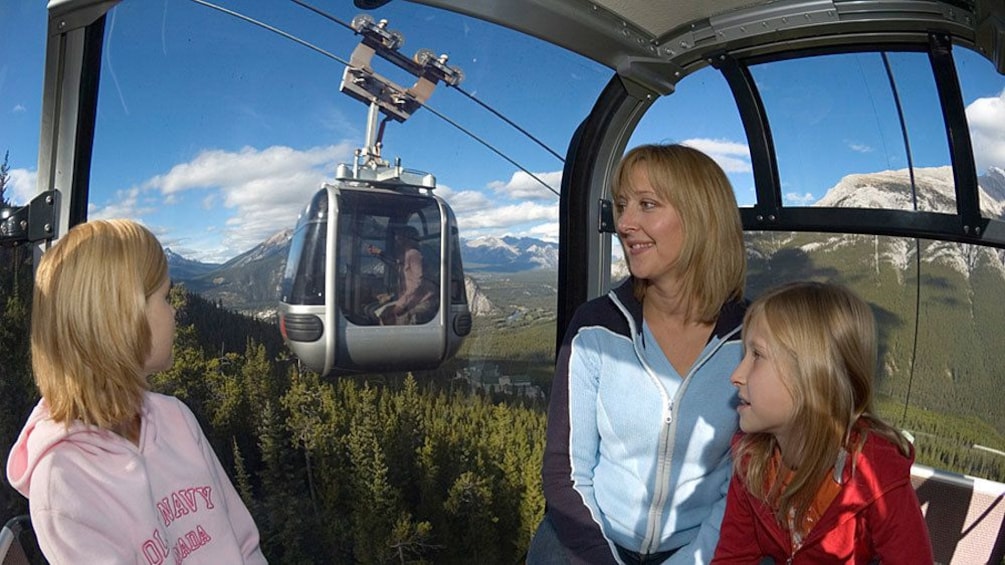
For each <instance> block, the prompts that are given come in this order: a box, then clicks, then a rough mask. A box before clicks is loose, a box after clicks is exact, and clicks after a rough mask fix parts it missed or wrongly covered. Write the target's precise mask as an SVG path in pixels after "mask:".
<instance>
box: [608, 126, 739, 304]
mask: <svg viewBox="0 0 1005 565" xmlns="http://www.w3.org/2000/svg"><path fill="white" fill-rule="evenodd" d="M637 167H645V170H646V172H647V174H648V175H649V182H650V184H651V185H652V187H653V189H655V190H656V193H657V194H658V195H659V197H660V198H661V199H664V200H666V201H667V202H669V203H670V204H671V205H672V206H673V207H674V208H675V209H676V210H677V213H678V214H679V215H680V219H681V224H682V226H683V228H684V244H683V247H682V249H681V253H680V258H679V259H678V260H677V262H676V263H675V264H674V265H673V270H674V273H675V274H676V275H677V277H678V279H679V280H680V281H681V289H680V290H681V295H682V296H684V297H686V298H685V299H686V300H687V304H686V306H687V310H688V312H689V316H693V318H694V319H696V321H701V322H711V321H713V320H715V318H716V317H717V316H718V314H719V311H720V310H721V309H722V305H723V304H725V303H726V301H727V300H729V299H735V300H739V299H741V298H743V287H744V284H745V280H746V272H747V257H746V251H745V249H744V246H743V225H742V223H741V221H740V210H739V208H738V207H737V205H736V195H734V194H733V188H732V186H731V185H730V184H729V179H728V178H727V177H726V173H725V172H723V170H722V168H721V167H719V165H718V164H717V163H716V162H715V161H713V160H712V158H711V157H709V156H708V155H706V154H704V153H702V152H701V151H698V150H697V149H693V148H691V147H687V146H685V145H640V146H638V147H635V148H634V149H632V150H631V151H629V152H628V153H626V154H625V156H624V157H623V158H622V159H621V163H620V164H619V165H618V169H617V171H616V172H615V175H614V180H613V183H612V185H611V192H612V195H613V196H614V198H615V199H619V198H622V197H623V196H625V193H626V192H628V191H630V190H632V186H631V175H632V173H633V172H634V171H635V169H636V168H637ZM634 284H635V287H634V291H635V297H636V298H638V299H639V301H642V300H643V299H644V297H645V292H646V288H647V287H648V284H649V283H648V281H645V280H641V279H635V283H634Z"/></svg>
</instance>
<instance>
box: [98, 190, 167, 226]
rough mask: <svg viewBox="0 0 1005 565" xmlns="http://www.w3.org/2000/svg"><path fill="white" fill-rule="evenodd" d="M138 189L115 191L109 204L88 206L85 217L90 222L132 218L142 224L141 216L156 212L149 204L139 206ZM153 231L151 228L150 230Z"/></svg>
mask: <svg viewBox="0 0 1005 565" xmlns="http://www.w3.org/2000/svg"><path fill="white" fill-rule="evenodd" d="M140 193H141V190H140V188H139V187H133V188H129V189H126V190H117V191H115V198H113V199H112V201H111V203H110V204H107V205H105V206H101V207H98V206H96V205H95V204H93V203H91V204H88V207H87V217H88V218H89V219H92V220H104V219H110V218H132V219H135V220H137V221H140V222H142V221H143V220H142V218H143V216H145V215H146V214H149V213H151V212H153V211H154V210H156V207H155V206H151V205H150V204H149V203H148V204H147V205H146V206H143V205H141V204H140ZM151 230H153V228H151Z"/></svg>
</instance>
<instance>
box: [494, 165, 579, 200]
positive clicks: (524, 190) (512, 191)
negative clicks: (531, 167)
mask: <svg viewBox="0 0 1005 565" xmlns="http://www.w3.org/2000/svg"><path fill="white" fill-rule="evenodd" d="M534 176H536V177H537V178H538V179H541V181H543V182H544V183H545V184H547V185H548V186H549V187H551V188H552V189H553V190H554V191H555V192H552V191H551V190H548V188H546V187H545V186H543V185H542V184H541V183H540V182H538V180H537V179H535V178H533V177H531V176H530V175H529V174H527V173H525V172H524V171H516V172H515V173H513V176H512V177H510V179H509V182H505V183H503V182H500V181H493V182H491V183H489V188H491V189H492V190H494V191H495V192H496V193H497V194H504V195H506V196H509V197H510V198H515V199H518V200H524V199H535V200H541V199H552V200H553V199H555V198H557V196H555V193H556V192H559V191H561V189H562V171H554V172H550V173H534Z"/></svg>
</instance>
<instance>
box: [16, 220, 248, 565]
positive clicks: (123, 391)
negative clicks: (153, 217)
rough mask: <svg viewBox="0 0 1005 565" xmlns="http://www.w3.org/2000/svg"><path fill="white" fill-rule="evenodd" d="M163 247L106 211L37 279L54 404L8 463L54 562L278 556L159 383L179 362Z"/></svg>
mask: <svg viewBox="0 0 1005 565" xmlns="http://www.w3.org/2000/svg"><path fill="white" fill-rule="evenodd" d="M169 288H170V281H169V279H168V270H167V262H166V259H165V256H164V252H163V250H162V248H161V245H160V243H159V242H158V241H157V239H156V238H155V237H154V235H153V234H151V233H150V232H149V231H148V230H147V229H146V228H144V227H142V226H140V225H139V224H137V223H135V222H132V221H128V220H107V221H100V220H98V221H92V222H88V223H84V224H80V225H78V226H76V227H74V228H73V229H71V230H69V232H68V233H67V234H66V236H65V237H64V238H63V239H62V240H60V241H59V242H58V243H57V244H56V245H55V246H54V247H53V248H52V249H50V250H49V251H48V252H46V253H45V254H44V255H43V256H42V259H41V261H40V263H39V265H38V270H37V273H36V277H35V291H34V302H33V306H32V323H31V353H32V369H33V370H34V374H35V383H36V384H37V386H38V389H39V391H40V393H41V395H42V399H41V401H40V402H39V403H38V405H37V406H36V407H35V409H34V410H33V411H32V413H31V415H30V416H29V417H28V422H27V423H26V424H25V427H24V429H23V430H22V431H21V434H20V436H19V437H18V440H17V443H15V445H14V447H13V449H12V451H11V453H10V456H9V458H8V460H7V477H8V479H9V480H10V483H11V484H12V485H13V486H14V488H16V489H17V490H18V491H19V492H20V493H21V494H23V495H24V496H26V497H27V498H28V505H29V509H30V512H31V519H32V525H33V526H34V528H35V531H36V534H37V537H38V541H39V545H40V546H41V548H42V552H43V553H44V554H45V556H46V558H47V559H48V560H49V562H50V563H54V564H64V563H101V564H120V563H121V564H126V563H128V564H137V563H138V564H148V565H157V564H161V563H181V562H184V563H186V564H187V565H196V564H207V565H208V564H221V563H227V564H242V563H243V564H249V565H250V564H254V565H258V564H264V563H266V560H265V557H264V556H263V555H262V552H261V549H260V548H259V539H258V529H257V528H256V527H255V523H254V521H253V520H252V517H251V514H250V513H249V512H248V510H247V508H246V507H245V505H244V503H243V502H242V501H241V499H240V497H239V496H238V494H237V492H236V491H235V489H234V487H233V485H232V484H231V482H230V480H229V479H228V477H227V475H226V473H225V472H224V470H223V468H222V467H221V465H220V462H219V460H218V459H217V457H216V455H215V453H214V452H213V449H212V447H211V446H210V444H209V442H208V441H207V439H206V437H205V435H204V434H203V432H202V430H201V428H200V427H199V424H198V422H197V421H196V419H195V417H194V416H193V415H192V412H191V411H190V410H189V409H188V407H186V406H185V405H184V404H182V402H181V401H179V400H177V399H176V398H173V397H169V396H164V395H160V394H156V393H153V392H150V391H149V390H148V389H149V385H148V383H147V376H148V375H150V374H152V373H155V372H158V371H163V370H165V369H167V368H168V367H170V366H171V362H172V345H173V342H174V332H175V321H174V308H172V306H171V304H170V303H169V302H168V290H169Z"/></svg>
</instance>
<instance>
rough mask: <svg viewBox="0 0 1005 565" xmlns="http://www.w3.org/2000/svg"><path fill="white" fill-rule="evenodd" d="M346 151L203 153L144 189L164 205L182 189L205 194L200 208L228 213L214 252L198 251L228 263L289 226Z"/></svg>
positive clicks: (341, 147) (334, 148)
mask: <svg viewBox="0 0 1005 565" xmlns="http://www.w3.org/2000/svg"><path fill="white" fill-rule="evenodd" d="M352 151H353V147H351V146H350V145H349V144H347V143H346V144H340V145H332V146H327V147H313V148H310V149H307V150H304V151H300V150H296V149H292V148H290V147H283V146H273V147H268V148H266V149H262V150H258V149H255V148H251V147H245V148H243V149H241V150H240V151H238V152H231V151H221V150H206V151H203V152H201V153H199V154H198V155H196V157H195V158H194V159H192V160H191V161H189V162H187V163H181V164H179V165H175V166H174V167H172V168H171V170H170V171H168V172H167V173H165V174H163V175H158V176H156V177H153V178H152V179H150V180H149V181H147V182H146V183H144V188H146V189H152V190H157V191H159V192H160V193H161V194H162V195H163V196H164V197H165V201H167V202H169V203H170V202H172V201H173V200H174V199H175V198H177V197H178V196H179V195H180V194H181V193H183V192H185V191H190V190H209V191H211V192H210V193H209V194H207V195H206V196H204V197H202V199H201V204H202V206H203V207H206V206H215V205H219V203H222V205H223V206H224V207H225V208H227V209H232V210H233V211H234V212H233V214H232V215H230V217H229V218H228V219H227V220H226V225H225V226H224V229H223V232H222V234H221V236H222V241H220V240H219V239H217V241H218V244H217V245H216V246H214V247H216V248H215V249H213V250H212V251H210V250H209V249H205V248H204V250H205V251H204V253H212V255H213V256H214V259H215V260H220V259H228V258H230V257H233V256H235V255H237V254H239V253H241V252H244V251H247V250H248V249H250V248H251V247H253V246H255V245H257V244H259V243H261V242H262V241H263V240H264V239H266V238H267V237H269V236H270V235H272V234H274V233H275V232H277V231H278V230H280V229H283V228H284V227H289V228H292V227H293V226H294V224H295V223H296V219H297V215H298V214H299V213H300V210H301V209H302V208H303V206H304V205H305V204H306V203H307V201H308V200H309V199H310V197H311V195H312V194H314V192H315V191H317V190H318V189H319V188H320V186H321V183H322V182H323V181H325V180H327V179H330V178H331V172H332V170H333V169H334V167H335V165H336V164H337V163H340V162H344V161H348V160H350V159H351V156H352ZM186 243H189V244H191V245H195V242H186Z"/></svg>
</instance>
